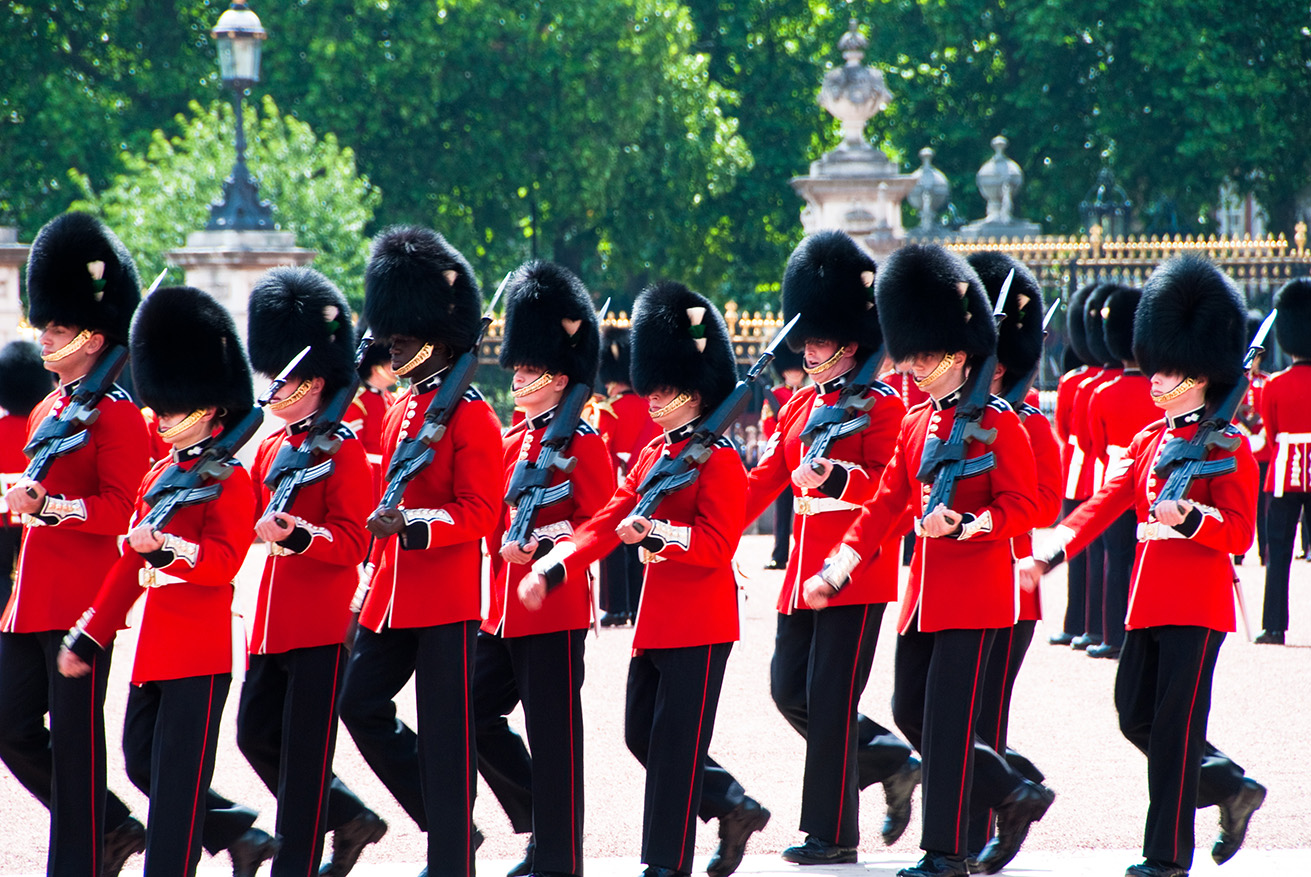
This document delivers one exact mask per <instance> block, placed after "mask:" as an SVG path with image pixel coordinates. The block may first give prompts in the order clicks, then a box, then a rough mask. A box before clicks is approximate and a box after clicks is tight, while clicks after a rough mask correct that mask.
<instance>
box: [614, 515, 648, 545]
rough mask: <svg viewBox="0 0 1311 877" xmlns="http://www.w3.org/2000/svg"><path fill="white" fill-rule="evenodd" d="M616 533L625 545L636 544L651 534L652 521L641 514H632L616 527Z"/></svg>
mask: <svg viewBox="0 0 1311 877" xmlns="http://www.w3.org/2000/svg"><path fill="white" fill-rule="evenodd" d="M615 533H617V534H619V540H620V541H621V542H623V543H624V544H625V545H636V544H637V543H638V542H641V541H642V540H643V539H645V538H646V537H647V536H649V535H650V534H651V521H650V520H649V519H647V518H644V517H642V516H641V515H630V516H628V517H626V518H624V519H623V520H622V521H621V522H620V523H619V526H618V527H615Z"/></svg>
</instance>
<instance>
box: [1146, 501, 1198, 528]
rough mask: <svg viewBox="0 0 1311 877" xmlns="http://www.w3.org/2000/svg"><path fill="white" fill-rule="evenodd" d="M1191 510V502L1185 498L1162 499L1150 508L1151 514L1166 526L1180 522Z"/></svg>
mask: <svg viewBox="0 0 1311 877" xmlns="http://www.w3.org/2000/svg"><path fill="white" fill-rule="evenodd" d="M1192 510H1193V504H1192V503H1191V502H1189V501H1188V500H1186V499H1180V500H1162V501H1161V502H1158V503H1157V504H1156V505H1155V507H1153V508H1152V516H1153V517H1155V518H1156V520H1158V521H1160V522H1161V523H1162V524H1165V525H1166V526H1167V527H1173V526H1175V525H1176V524H1182V523H1183V522H1184V518H1186V517H1188V513H1189V512H1191V511H1192Z"/></svg>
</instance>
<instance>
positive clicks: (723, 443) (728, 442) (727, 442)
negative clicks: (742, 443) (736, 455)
mask: <svg viewBox="0 0 1311 877" xmlns="http://www.w3.org/2000/svg"><path fill="white" fill-rule="evenodd" d="M715 447H717V448H728V449H729V450H731V451H734V452H736V451H737V445H735V444H733V440H732V439H731V438H729V437H728V436H726V435H721V436H720V437H719V441H717V442H715Z"/></svg>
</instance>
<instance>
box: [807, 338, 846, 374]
mask: <svg viewBox="0 0 1311 877" xmlns="http://www.w3.org/2000/svg"><path fill="white" fill-rule="evenodd" d="M846 352H847V346H846V345H845V344H844V345H842V346H841V347H839V348H838V349H837V351H836V352H834V354H833V355H832V356H830V357H829V358H828V359H826V360H824V361H823V362H821V363H820V364H819V365H817V366H814V367H811V366H808V365H805V364H803V365H802V366H801V369H802V371H804V372H805V373H806V374H808V375H810V376H812V377H813V376H815V375H817V374H819V373H820V372H822V371H825V370H826V369H830V368H832V367H833V364H834V363H835V362H837V361H838V360H839V359H841V358H842V357H843V355H845V354H846Z"/></svg>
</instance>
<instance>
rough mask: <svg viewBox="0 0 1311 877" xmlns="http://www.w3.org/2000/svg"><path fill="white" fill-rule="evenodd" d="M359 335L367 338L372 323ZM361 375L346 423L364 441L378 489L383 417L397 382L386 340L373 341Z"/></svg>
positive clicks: (359, 371) (360, 363) (393, 399)
mask: <svg viewBox="0 0 1311 877" xmlns="http://www.w3.org/2000/svg"><path fill="white" fill-rule="evenodd" d="M359 330H360V331H359V338H358V339H356V342H357V343H359V342H360V341H363V340H364V333H365V332H367V331H368V327H367V326H365V325H364V324H363V323H362V322H361V323H360V326H359ZM356 373H357V374H358V375H359V378H360V388H359V390H358V391H357V392H356V393H355V400H354V401H353V402H352V403H351V407H350V411H349V412H348V413H347V415H346V426H348V427H349V428H350V430H351V432H353V433H355V437H356V438H357V439H359V440H360V443H361V444H362V445H364V453H365V457H366V458H367V459H368V461H369V471H370V472H371V473H372V474H373V489H374V492H375V493H376V492H377V490H378V488H379V482H380V481H381V480H382V475H383V473H382V421H383V418H384V417H386V416H387V409H388V408H390V407H391V403H392V402H394V401H395V398H394V397H393V396H392V394H391V387H392V386H393V385H394V384H395V383H396V372H394V371H392V368H391V354H390V353H389V352H388V351H387V345H385V344H370V345H369V348H368V350H366V351H365V352H364V357H363V358H362V359H361V360H360V362H359V365H358V366H356Z"/></svg>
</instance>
